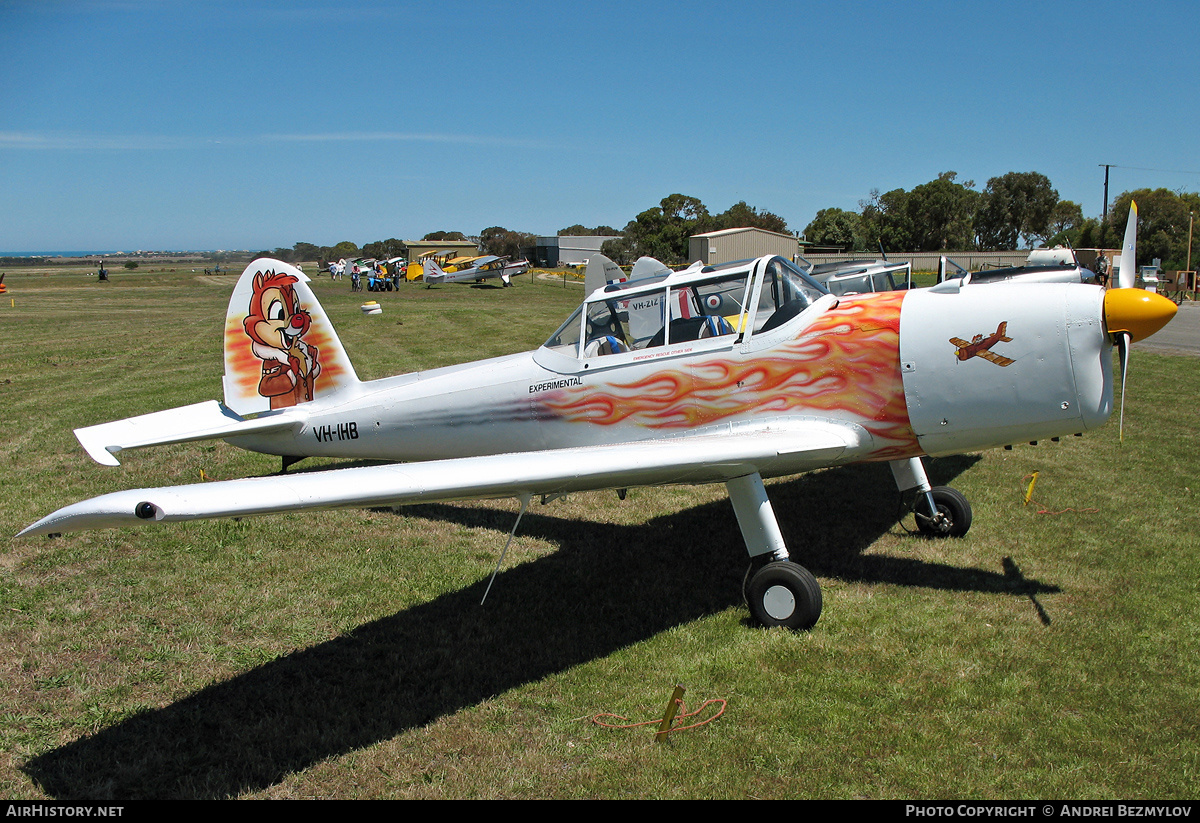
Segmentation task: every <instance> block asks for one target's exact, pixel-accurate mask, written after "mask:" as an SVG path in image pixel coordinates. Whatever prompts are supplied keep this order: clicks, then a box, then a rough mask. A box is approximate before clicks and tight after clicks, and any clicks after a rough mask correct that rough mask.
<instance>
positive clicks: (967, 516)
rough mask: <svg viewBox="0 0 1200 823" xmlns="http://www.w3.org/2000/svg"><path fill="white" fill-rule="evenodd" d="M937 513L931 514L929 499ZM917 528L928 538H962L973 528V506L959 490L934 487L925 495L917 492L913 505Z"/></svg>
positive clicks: (947, 487)
mask: <svg viewBox="0 0 1200 823" xmlns="http://www.w3.org/2000/svg"><path fill="white" fill-rule="evenodd" d="M930 497H932V498H933V505H934V507H935V508H936V511H933V512H930V510H929V498H930ZM913 514H914V515H915V516H916V519H917V528H918V529H919V530H920V532H921V534H923V535H925V536H926V537H962V536H963V535H964V534H966V533H967V530H968V529H970V528H971V504H970V503H968V502H967V498H966V497H965V496H964V495H963V493H962V492H960V491H958V490H957V489H952V488H950V487H949V486H934V487H933V488H932V489H930V490H929V494H928V495H925V494H923V493H921V492H917V499H916V501H915V502H914V503H913Z"/></svg>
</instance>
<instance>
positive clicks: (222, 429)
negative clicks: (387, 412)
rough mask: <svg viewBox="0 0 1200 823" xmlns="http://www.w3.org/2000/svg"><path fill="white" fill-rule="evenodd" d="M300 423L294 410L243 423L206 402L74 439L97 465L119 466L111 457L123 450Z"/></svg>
mask: <svg viewBox="0 0 1200 823" xmlns="http://www.w3.org/2000/svg"><path fill="white" fill-rule="evenodd" d="M303 423H304V418H303V417H302V416H300V413H299V412H296V411H294V410H292V411H289V412H284V413H277V414H263V415H260V416H259V417H256V418H254V419H252V420H246V419H244V418H243V417H241V416H239V415H237V414H235V413H234V412H232V411H230V410H229V409H228V408H226V407H225V406H223V405H221V404H220V403H218V402H217V401H216V400H206V401H205V402H203V403H195V404H193V405H191V406H180V407H179V408H176V409H167V410H166V411H160V412H153V413H151V414H142V415H138V416H137V417H128V418H126V419H124V420H114V421H113V422H111V423H101V424H100V425H98V426H88V427H86V428H83V429H76V430H75V437H76V438H77V439H78V440H79V443H80V445H82V446H83V448H84V450H85V451H87V453H88V454H89V455H90V456H91V458H92V459H93V460H95V461H96V462H97V463H101V464H103V465H105V466H118V465H120V463H119V461H118V460H117V458H116V457H114V456H113V455H114V454H115V453H116V452H119V451H124V450H125V449H140V448H143V447H145V446H163V445H166V444H168V443H185V442H188V441H191V440H216V439H219V438H224V437H233V436H235V435H239V434H258V433H262V432H268V431H279V430H281V429H289V428H292V427H295V426H299V425H301V424H303Z"/></svg>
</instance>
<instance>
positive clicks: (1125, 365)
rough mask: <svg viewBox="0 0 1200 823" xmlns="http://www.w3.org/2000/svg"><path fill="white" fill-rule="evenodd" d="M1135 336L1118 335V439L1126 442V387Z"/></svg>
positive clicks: (1125, 333)
mask: <svg viewBox="0 0 1200 823" xmlns="http://www.w3.org/2000/svg"><path fill="white" fill-rule="evenodd" d="M1132 341H1133V336H1132V335H1131V334H1130V333H1129V332H1122V333H1121V334H1118V335H1117V353H1118V354H1120V356H1121V422H1120V424H1119V425H1118V426H1117V439H1118V441H1119V442H1121V443H1124V442H1125V386H1126V384H1127V383H1128V382H1129V381H1128V379H1127V378H1128V376H1129V344H1130V343H1131V342H1132Z"/></svg>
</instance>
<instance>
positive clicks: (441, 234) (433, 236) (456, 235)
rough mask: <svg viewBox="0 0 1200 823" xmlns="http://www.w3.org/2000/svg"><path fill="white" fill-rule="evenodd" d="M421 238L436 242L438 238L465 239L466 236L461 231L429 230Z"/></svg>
mask: <svg viewBox="0 0 1200 823" xmlns="http://www.w3.org/2000/svg"><path fill="white" fill-rule="evenodd" d="M421 239H422V240H433V241H434V242H437V241H438V240H466V239H467V236H466V235H465V234H463V233H462V232H461V231H431V232H429V234H427V235H425V236H424V237H422V238H421Z"/></svg>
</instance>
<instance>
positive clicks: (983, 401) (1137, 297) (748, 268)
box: [21, 256, 1175, 628]
mask: <svg viewBox="0 0 1200 823" xmlns="http://www.w3.org/2000/svg"><path fill="white" fill-rule="evenodd" d="M1130 270H1132V269H1130ZM307 279H308V278H307V277H305V275H304V274H303V273H302V272H300V271H299V270H297V269H295V268H293V267H292V266H289V265H287V264H285V263H282V262H280V261H277V260H269V259H261V260H257V261H255V262H254V263H252V264H251V265H250V266H249V267H248V268H247V269H246V271H245V273H244V274H243V275H242V277H241V279H240V280H239V282H238V284H237V286H236V287H235V290H234V292H233V295H232V297H231V300H230V304H229V311H228V315H227V319H226V324H225V378H224V403H218V402H217V401H209V402H206V403H199V404H196V405H192V406H185V407H181V408H176V409H170V410H167V411H160V412H154V413H151V414H146V415H142V416H139V417H133V418H130V419H126V420H119V421H116V422H112V423H105V424H101V425H97V426H89V427H87V428H82V429H78V430H77V431H76V436H77V437H78V438H79V441H80V443H81V444H82V445H83V447H84V448H85V449H86V451H87V452H88V454H90V455H91V456H92V457H93V458H94V459H96V460H97V461H99V462H100V463H103V464H106V465H116V464H117V459H116V455H118V454H120V453H121V452H122V451H124V450H128V449H135V448H141V447H144V446H152V445H156V444H163V443H175V442H184V441H191V440H201V439H221V440H225V441H227V442H229V443H231V444H233V445H235V446H239V447H241V448H245V449H250V450H253V451H257V452H263V453H267V454H274V455H281V456H282V457H283V460H284V468H285V469H286V468H287V465H288V463H290V462H292V461H294V460H297V459H301V458H303V457H305V456H312V455H323V456H331V457H342V458H376V459H387V460H393V461H409V462H396V463H391V464H386V465H372V466H359V467H354V468H343V469H332V470H328V471H318V472H305V473H292V474H287V473H281V474H279V475H273V476H267V477H256V478H247V479H241V480H230V481H222V482H212V483H201V484H196V485H186V486H176V487H166V488H156V489H135V490H130V491H124V492H116V493H113V494H106V495H103V496H100V497H96V498H93V499H91V500H86V501H83V502H80V503H75V504H73V505H68V506H66V507H65V508H62V509H60V510H58V511H56V512H54V513H52V514H49V515H47V516H46V517H44V518H42V519H41V520H39V521H38V522H36V523H34V524H33V525H31V526H29V527H28V528H26V529H25V530H24V531H22V532H21V534H22V535H29V534H48V533H55V532H64V531H73V530H78V529H88V528H102V527H119V526H129V525H135V524H155V523H159V524H161V523H170V522H173V521H178V520H191V519H196V518H216V517H242V516H248V515H261V514H268V513H274V512H284V511H293V510H302V509H329V508H337V507H367V506H380V505H397V504H404V503H413V502H418V501H421V502H424V501H435V500H456V499H466V498H488V497H515V498H518V499H519V500H520V501H521V504H522V506H521V511H522V513H524V511H525V509H526V507H527V505H528V503H529V501H530V500H531V499H532V498H534V497H541V498H542V500H543V502H545V501H546V500H548V499H551V498H554V497H556V496H559V495H563V494H567V493H570V492H577V491H584V490H595V489H616V490H618V491H619V492H623V490H624V489H626V488H628V487H631V486H640V485H663V484H681V483H682V484H699V483H724V484H725V486H726V488H727V490H728V493H729V497H730V500H731V501H732V503H733V509H734V513H735V516H736V517H737V520H738V524H739V526H740V528H741V533H742V537H743V539H744V541H745V544H746V549H747V551H748V553H749V555H750V556H751V558H752V563H753V564H754V567H755V571H754V572H753V574H752V576H750V577H749V580H748V584H747V587H746V596H747V601H748V603H749V607H750V611H751V613H752V614H753V616H754V617H755V618H756V619H757V620H758V621H759V622H761V623H763V624H765V625H779V626H788V627H791V628H807V627H810V626H812V625H813V624H814V623H816V622H817V619H818V617H819V616H820V613H821V590H820V587H819V585H818V583H817V580H816V578H815V577H814V576H813V575H812V574H811V573H810V572H808V571H807V570H806V569H804V568H803V567H802V566H801V565H800V564H799V563H797V562H795V561H794V560H792V559H791V558H790V556H789V553H788V549H787V547H786V544H785V540H784V536H783V534H782V533H781V531H780V528H779V525H778V523H777V522H776V519H775V514H774V512H773V510H772V508H771V502H770V500H769V498H768V496H767V491H766V489H765V487H764V484H763V478H769V477H777V476H784V475H791V474H796V473H799V472H805V471H809V470H813V469H818V468H822V467H826V466H837V465H843V464H849V463H857V462H863V461H880V462H887V463H888V464H889V465H890V466H891V468H892V472H893V476H894V478H895V481H896V484H897V486H898V487H899V488H900V490H901V491H906V492H907V491H912V492H914V494H915V504H914V509H915V512H916V515H917V524H918V527H919V528H920V530H921V531H922V532H923V533H925V534H927V535H931V536H955V535H961V534H964V533H965V532H966V531H967V529H968V528H969V526H970V522H971V508H970V505H969V503H968V501H967V500H966V499H965V497H964V496H963V495H962V494H960V493H959V492H957V491H955V490H954V489H951V488H948V487H936V488H935V487H931V485H930V483H929V480H928V477H927V475H926V472H925V468H924V465H923V463H922V458H923V457H924V456H939V455H948V454H956V453H961V452H964V451H974V450H979V449H985V448H989V447H995V446H1003V445H1007V444H1011V443H1016V442H1020V441H1028V440H1036V439H1039V438H1046V437H1054V436H1059V435H1065V434H1072V433H1078V432H1083V431H1086V430H1089V429H1094V428H1096V427H1098V426H1101V425H1103V424H1104V422H1105V421H1106V420H1107V419H1108V417H1109V415H1110V414H1111V412H1112V407H1113V382H1114V381H1113V369H1112V351H1113V345H1114V339H1116V340H1117V341H1118V345H1119V346H1120V347H1121V350H1122V353H1123V355H1124V352H1125V350H1126V347H1127V345H1128V341H1129V340H1130V339H1141V338H1143V337H1146V336H1148V335H1150V334H1153V333H1154V332H1155V331H1157V330H1158V329H1159V328H1161V327H1162V326H1163V325H1164V324H1165V323H1166V322H1167V321H1168V320H1169V319H1170V318H1171V317H1172V316H1173V315H1174V312H1175V304H1174V303H1172V302H1171V301H1170V300H1167V299H1166V298H1165V297H1162V296H1161V295H1157V294H1151V293H1148V292H1145V291H1142V290H1138V289H1132V288H1119V289H1112V290H1110V291H1108V292H1107V293H1106V292H1105V291H1104V290H1102V289H1100V288H1099V287H1096V286H1087V285H1082V286H1081V285H1067V284H1030V285H1022V286H1017V285H1013V286H1010V287H1007V288H1003V289H972V288H970V287H961V286H960V284H959V283H954V282H952V283H944V284H940V285H939V286H936V287H933V288H929V289H914V290H902V291H895V292H878V293H870V294H861V295H855V296H842V297H839V296H836V295H833V294H830V293H829V292H828V291H827V290H826V289H825V288H824V287H822V286H821V285H820V284H819V283H817V282H816V281H814V280H813V279H812V278H810V277H809V276H807V275H806V274H805V273H804V272H802V271H801V270H800V269H798V268H797V267H796V266H795V265H793V264H792V263H791V262H790V261H788V260H785V259H784V258H781V257H777V256H767V257H761V258H759V259H757V260H752V261H743V262H740V263H735V264H729V265H724V266H714V267H702V266H699V265H697V266H693V267H691V268H689V269H687V270H686V271H682V272H670V271H669V270H663V271H660V272H658V273H652V274H649V275H647V276H644V277H641V278H638V279H633V280H629V281H626V282H611V283H609V284H608V285H606V286H604V287H603V288H600V289H597V290H596V291H594V292H592V293H590V294H589V295H588V296H587V297H586V298H585V299H584V301H583V304H582V305H581V306H580V307H579V308H578V310H576V311H575V313H573V314H572V315H571V316H570V317H569V318H568V319H567V320H566V322H564V323H563V324H562V325H561V326H560V327H559V328H558V329H557V330H556V331H554V333H553V334H551V335H550V337H549V339H547V340H546V342H545V344H543V345H542V346H541V347H540V348H538V349H537V350H536V351H532V352H526V353H522V354H513V355H508V356H505V357H498V358H493V359H488V360H484V361H481V362H478V363H473V364H465V365H459V366H451V367H447V368H440V369H434V370H431V371H427V372H419V373H414V374H405V375H400V376H397V377H390V378H385V379H381V380H374V381H369V382H363V381H360V380H359V379H358V377H357V376H356V374H355V372H354V368H353V366H352V365H351V364H350V360H349V358H348V357H347V355H346V352H345V350H344V348H343V347H342V344H341V342H340V341H339V340H338V337H337V334H336V333H335V331H334V330H333V328H332V326H331V325H330V323H329V319H328V317H327V316H326V314H325V313H324V311H323V310H322V309H321V306H320V304H319V303H318V302H317V300H316V298H315V296H314V295H313V293H312V291H311V290H310V289H309V287H308V285H307ZM987 329H996V330H997V334H998V335H999V337H997V342H998V341H999V339H1000V338H1001V337H1002V338H1005V342H1004V343H1003V346H1004V353H1005V356H1006V357H1007V358H1008V359H1010V360H1011V361H1012V362H1011V363H1010V364H1008V365H1006V366H1005V367H1003V368H997V365H996V364H995V363H993V362H989V361H988V360H986V359H982V358H980V357H969V358H967V359H965V360H963V359H962V358H960V357H959V352H960V351H961V348H960V347H959V346H958V345H957V344H955V343H952V342H951V340H952V338H958V339H963V338H965V337H967V336H970V335H974V334H979V333H981V332H982V331H983V330H987ZM981 350H982V349H981ZM1125 359H1126V358H1125V357H1124V356H1123V357H1122V360H1123V361H1124V360H1125ZM518 522H519V519H518ZM514 529H515V526H514Z"/></svg>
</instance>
